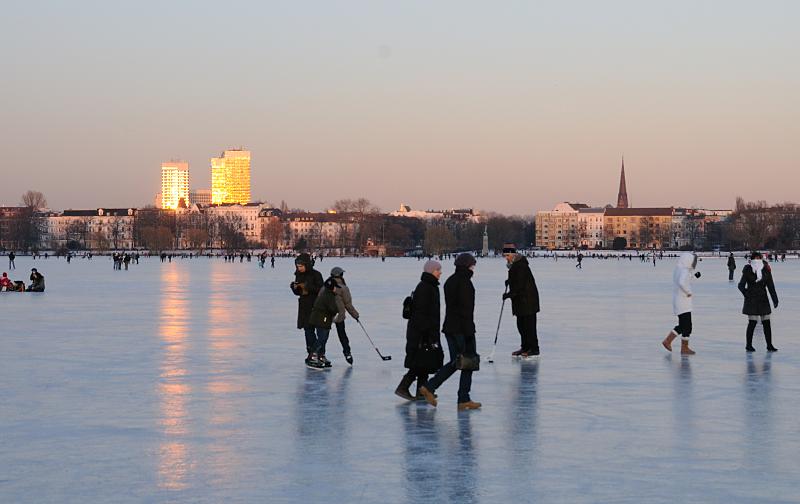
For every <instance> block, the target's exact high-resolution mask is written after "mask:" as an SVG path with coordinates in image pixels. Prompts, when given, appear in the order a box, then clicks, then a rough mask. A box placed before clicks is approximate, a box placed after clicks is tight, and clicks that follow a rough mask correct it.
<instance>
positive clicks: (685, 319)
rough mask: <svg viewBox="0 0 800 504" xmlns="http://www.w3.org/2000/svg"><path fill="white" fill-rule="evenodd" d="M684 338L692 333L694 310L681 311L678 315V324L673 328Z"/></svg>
mask: <svg viewBox="0 0 800 504" xmlns="http://www.w3.org/2000/svg"><path fill="white" fill-rule="evenodd" d="M673 331H675V333H676V334H678V335H679V336H680V337H682V338H688V337H689V336H691V335H692V312H686V313H681V314H680V315H678V325H676V326H675V328H674V329H673Z"/></svg>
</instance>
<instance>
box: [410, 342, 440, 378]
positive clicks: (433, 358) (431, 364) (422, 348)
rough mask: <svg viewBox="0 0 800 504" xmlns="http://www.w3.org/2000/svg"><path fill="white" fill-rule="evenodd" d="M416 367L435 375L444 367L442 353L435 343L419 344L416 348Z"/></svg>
mask: <svg viewBox="0 0 800 504" xmlns="http://www.w3.org/2000/svg"><path fill="white" fill-rule="evenodd" d="M416 357H417V358H416V364H417V367H418V368H420V369H423V370H425V371H427V372H428V373H435V372H436V371H438V370H439V369H441V367H442V366H443V365H444V351H442V347H441V346H440V345H438V344H436V343H421V344H420V345H419V347H418V348H417V356H416Z"/></svg>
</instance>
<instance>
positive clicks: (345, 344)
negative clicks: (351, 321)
mask: <svg viewBox="0 0 800 504" xmlns="http://www.w3.org/2000/svg"><path fill="white" fill-rule="evenodd" d="M336 334H337V335H339V342H340V343H341V344H342V352H343V353H344V355H345V356H348V355H350V340H349V339H348V338H347V331H346V330H345V328H344V320H342V321H341V322H336Z"/></svg>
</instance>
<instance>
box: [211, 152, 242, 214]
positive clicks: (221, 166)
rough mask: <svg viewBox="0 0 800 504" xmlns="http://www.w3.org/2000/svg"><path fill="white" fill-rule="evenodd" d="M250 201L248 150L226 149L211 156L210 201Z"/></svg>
mask: <svg viewBox="0 0 800 504" xmlns="http://www.w3.org/2000/svg"><path fill="white" fill-rule="evenodd" d="M249 202H250V151H246V150H242V149H232V150H226V151H225V152H223V153H222V156H220V157H218V158H211V203H212V204H214V205H218V204H220V203H240V204H245V203H249Z"/></svg>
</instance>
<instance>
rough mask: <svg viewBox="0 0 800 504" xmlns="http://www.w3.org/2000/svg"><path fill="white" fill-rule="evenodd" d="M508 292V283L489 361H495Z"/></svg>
mask: <svg viewBox="0 0 800 504" xmlns="http://www.w3.org/2000/svg"><path fill="white" fill-rule="evenodd" d="M507 292H508V285H506V290H505V292H503V304H501V305H500V318H499V319H498V320H497V332H495V333H494V346H493V347H492V353H490V354H489V358H488V359H486V360H487V362H490V363H492V362H494V352H495V350H497V336H498V335H499V334H500V322H502V321H503V308H505V307H506V297H505V295H506V293H507Z"/></svg>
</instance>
